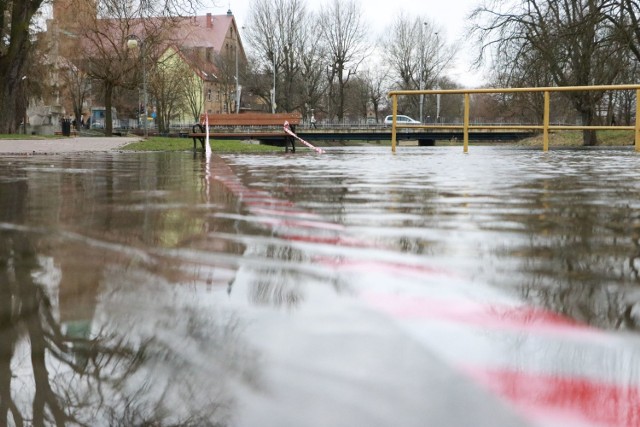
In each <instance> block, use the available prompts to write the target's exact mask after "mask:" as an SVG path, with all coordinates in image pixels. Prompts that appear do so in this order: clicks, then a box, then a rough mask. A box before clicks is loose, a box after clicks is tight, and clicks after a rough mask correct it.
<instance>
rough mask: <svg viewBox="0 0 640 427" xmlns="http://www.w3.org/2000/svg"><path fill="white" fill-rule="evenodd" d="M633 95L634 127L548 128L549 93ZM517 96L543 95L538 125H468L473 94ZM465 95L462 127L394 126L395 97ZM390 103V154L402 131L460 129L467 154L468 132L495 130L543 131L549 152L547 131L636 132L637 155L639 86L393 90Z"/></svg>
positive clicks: (639, 148)
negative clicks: (614, 92) (406, 129)
mask: <svg viewBox="0 0 640 427" xmlns="http://www.w3.org/2000/svg"><path fill="white" fill-rule="evenodd" d="M618 90H635V91H636V120H635V125H634V126H587V125H551V124H550V123H549V110H550V103H551V102H550V99H551V93H552V92H578V91H580V92H583V91H618ZM517 92H520V93H522V92H543V93H544V112H543V117H542V124H541V125H521V126H518V125H482V124H471V123H470V122H469V111H470V103H471V95H472V94H488V93H517ZM453 94H457V95H464V118H463V122H462V124H461V125H450V124H449V125H440V124H437V123H436V124H428V125H427V124H420V125H401V124H398V123H397V122H396V117H397V115H398V96H402V95H409V96H413V95H453ZM389 96H390V97H391V100H392V114H393V123H392V125H391V151H392V152H394V153H395V151H396V131H397V130H398V129H402V128H411V129H416V128H418V129H457V130H460V129H462V132H463V135H464V138H463V144H464V145H463V150H464V152H465V153H467V152H468V151H469V130H475V129H495V130H516V129H528V130H542V149H543V150H544V151H548V150H549V131H550V130H611V129H613V130H630V131H634V132H635V137H634V141H635V150H636V151H640V118H639V117H640V102H639V101H640V85H601V86H562V87H533V88H532V87H529V88H484V89H432V90H395V91H391V92H389Z"/></svg>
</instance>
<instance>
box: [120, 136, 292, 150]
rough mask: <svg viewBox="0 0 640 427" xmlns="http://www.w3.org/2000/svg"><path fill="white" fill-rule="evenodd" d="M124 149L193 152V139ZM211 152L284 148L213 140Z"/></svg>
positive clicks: (164, 139) (165, 140) (158, 139)
mask: <svg viewBox="0 0 640 427" xmlns="http://www.w3.org/2000/svg"><path fill="white" fill-rule="evenodd" d="M196 147H197V149H198V150H202V147H201V145H200V142H198V143H197V145H196ZM122 149H123V150H131V151H186V150H193V140H192V139H191V138H167V137H151V138H148V139H146V140H144V141H139V142H134V143H132V144H127V145H125V146H124V147H122ZM211 150H212V151H213V152H214V153H216V152H217V153H269V152H271V153H272V152H281V151H283V150H284V148H283V147H273V146H271V145H260V144H253V143H249V142H246V141H235V140H232V141H227V140H215V139H212V140H211Z"/></svg>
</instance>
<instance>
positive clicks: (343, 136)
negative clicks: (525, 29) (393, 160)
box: [211, 126, 536, 146]
mask: <svg viewBox="0 0 640 427" xmlns="http://www.w3.org/2000/svg"><path fill="white" fill-rule="evenodd" d="M296 134H297V135H298V136H299V137H300V138H302V139H304V140H306V141H309V142H314V141H365V142H366V141H391V139H392V130H391V128H390V127H388V128H387V127H382V126H361V127H358V126H354V127H351V126H350V127H340V128H330V127H321V128H318V129H312V128H306V127H305V128H298V129H296ZM535 134H536V132H535V131H531V130H522V129H514V130H477V131H471V132H469V139H470V140H472V141H480V142H491V141H502V142H505V141H518V140H520V139H523V138H528V137H531V136H533V135H535ZM285 136H286V135H285V133H284V132H283V131H282V128H277V127H273V128H270V129H264V128H252V127H250V126H248V127H233V128H232V127H212V128H211V138H213V139H227V140H228V139H255V140H259V141H261V142H263V143H265V144H273V145H281V144H283V143H284V137H285ZM463 138H464V133H463V131H461V130H456V129H442V127H441V126H439V127H437V128H436V127H435V126H434V128H433V129H429V128H426V129H425V128H420V129H402V130H398V131H396V139H397V140H401V141H418V145H421V146H433V145H436V142H437V141H462V140H463Z"/></svg>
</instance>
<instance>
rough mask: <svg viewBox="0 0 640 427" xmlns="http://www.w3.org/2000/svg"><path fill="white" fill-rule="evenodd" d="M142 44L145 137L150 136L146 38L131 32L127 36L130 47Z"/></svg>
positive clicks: (133, 47) (134, 47)
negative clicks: (148, 125) (143, 38)
mask: <svg viewBox="0 0 640 427" xmlns="http://www.w3.org/2000/svg"><path fill="white" fill-rule="evenodd" d="M138 45H140V55H141V56H142V93H143V98H144V117H143V121H144V137H145V138H147V137H148V136H149V131H148V127H147V64H146V62H147V61H146V52H145V50H146V46H145V42H144V40H142V39H141V38H140V37H138V36H136V35H135V34H131V35H130V36H129V37H127V47H128V48H129V49H136V48H137V47H138Z"/></svg>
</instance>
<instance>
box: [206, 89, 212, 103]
mask: <svg viewBox="0 0 640 427" xmlns="http://www.w3.org/2000/svg"><path fill="white" fill-rule="evenodd" d="M207 101H209V102H211V89H209V90H207Z"/></svg>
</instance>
